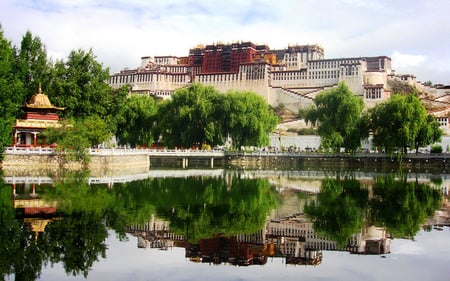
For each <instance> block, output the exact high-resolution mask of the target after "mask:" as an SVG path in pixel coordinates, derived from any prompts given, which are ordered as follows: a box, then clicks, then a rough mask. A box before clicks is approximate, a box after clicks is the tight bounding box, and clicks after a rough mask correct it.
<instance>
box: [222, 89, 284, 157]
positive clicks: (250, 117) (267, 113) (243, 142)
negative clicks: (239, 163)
mask: <svg viewBox="0 0 450 281" xmlns="http://www.w3.org/2000/svg"><path fill="white" fill-rule="evenodd" d="M224 111H225V123H224V126H225V131H226V132H227V134H228V135H229V136H230V137H231V139H232V140H233V146H234V147H235V148H238V149H240V148H241V147H242V146H266V145H268V144H269V134H270V133H271V132H273V130H275V128H276V126H277V124H278V118H277V117H276V116H275V114H274V113H273V111H272V110H271V109H270V108H269V106H268V105H267V103H266V101H265V100H264V99H263V98H262V97H261V96H259V95H257V94H254V93H251V92H232V91H230V92H228V93H227V94H226V95H225V102H224Z"/></svg>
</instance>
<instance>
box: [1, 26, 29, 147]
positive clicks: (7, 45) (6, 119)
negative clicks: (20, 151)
mask: <svg viewBox="0 0 450 281" xmlns="http://www.w3.org/2000/svg"><path fill="white" fill-rule="evenodd" d="M15 69H16V59H15V54H14V49H13V47H12V45H11V42H9V41H8V40H7V39H6V38H5V37H4V36H3V29H2V28H1V26H0V101H1V106H0V152H3V151H4V149H5V146H8V145H10V144H11V143H12V139H13V135H12V130H13V126H14V121H15V120H16V118H17V117H18V115H19V114H20V108H21V105H22V104H23V102H24V97H25V91H24V89H23V84H22V82H21V81H20V79H19V77H18V76H17V75H16V71H15Z"/></svg>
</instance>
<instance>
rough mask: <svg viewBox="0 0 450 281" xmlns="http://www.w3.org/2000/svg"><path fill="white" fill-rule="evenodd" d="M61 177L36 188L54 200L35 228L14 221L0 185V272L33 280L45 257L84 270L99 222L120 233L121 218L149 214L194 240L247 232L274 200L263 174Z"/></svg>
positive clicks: (103, 233)
mask: <svg viewBox="0 0 450 281" xmlns="http://www.w3.org/2000/svg"><path fill="white" fill-rule="evenodd" d="M68 178H69V179H67V178H66V179H61V180H58V181H57V182H56V183H55V186H54V187H47V188H42V189H41V190H40V191H41V193H40V196H41V197H42V198H43V199H45V200H48V201H51V202H53V201H56V202H58V204H57V206H58V207H57V208H58V218H59V219H57V220H54V221H53V222H52V223H50V224H48V225H47V226H46V228H45V232H44V233H40V234H39V235H34V233H33V232H32V231H31V229H30V228H29V227H28V226H27V225H26V224H25V223H24V222H23V221H20V220H17V217H16V215H17V213H16V211H15V210H14V206H13V204H12V200H11V199H12V196H13V195H12V191H11V187H10V186H9V185H8V186H7V185H4V184H1V185H0V243H1V245H2V246H1V247H0V277H4V276H7V275H10V274H14V275H15V276H16V280H35V279H36V278H38V277H39V275H40V272H41V267H42V265H43V264H47V263H48V262H49V263H51V264H54V263H59V262H61V263H62V264H63V265H64V268H65V270H66V273H67V274H72V275H74V276H75V275H79V274H83V275H84V276H85V277H87V275H88V271H89V269H90V268H91V267H92V265H93V264H94V262H96V261H97V260H98V259H99V258H100V257H103V258H105V255H106V245H105V239H106V237H107V227H111V228H112V229H114V230H115V231H116V232H117V233H118V234H119V236H120V237H122V238H124V237H125V236H124V233H125V229H126V227H127V226H128V225H133V224H143V223H146V222H148V220H149V219H150V217H151V215H152V214H156V215H158V216H163V217H164V218H166V219H168V220H169V221H170V224H171V229H172V230H173V231H174V232H176V233H178V234H182V235H186V234H187V236H188V237H189V238H190V239H191V240H197V239H200V238H209V237H212V236H213V235H214V234H218V233H220V234H224V235H232V234H240V233H252V232H255V231H256V230H259V229H260V228H262V226H263V224H264V222H265V219H266V215H267V214H268V212H269V211H270V210H271V209H273V208H274V207H275V206H276V197H275V191H274V190H273V189H272V188H271V187H270V185H269V183H268V181H267V180H250V179H239V178H237V177H233V176H231V177H229V178H228V179H225V178H187V179H184V178H183V179H175V178H168V179H147V180H142V181H136V182H131V183H125V184H119V185H115V186H113V187H112V188H107V186H104V185H88V184H87V183H86V180H85V178H83V177H81V178H80V177H79V176H77V175H75V176H74V175H69V177H68ZM35 239H36V240H35ZM4 257H7V258H4Z"/></svg>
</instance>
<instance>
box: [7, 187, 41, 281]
mask: <svg viewBox="0 0 450 281" xmlns="http://www.w3.org/2000/svg"><path fill="white" fill-rule="evenodd" d="M11 199H12V190H11V188H10V186H6V185H5V184H3V183H2V181H0V245H1V246H0V277H1V279H2V280H3V279H5V275H9V274H14V275H15V279H16V280H35V279H36V278H38V277H39V276H40V274H41V267H42V256H43V253H41V252H40V251H41V246H40V245H39V244H36V243H34V234H33V232H32V231H31V230H30V229H29V228H28V227H27V226H26V225H25V224H24V223H23V222H21V221H18V220H17V219H16V213H15V211H14V206H13V204H12V200H11Z"/></svg>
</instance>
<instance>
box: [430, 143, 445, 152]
mask: <svg viewBox="0 0 450 281" xmlns="http://www.w3.org/2000/svg"><path fill="white" fill-rule="evenodd" d="M430 152H431V153H442V146H440V145H433V146H432V147H431V151H430Z"/></svg>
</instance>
